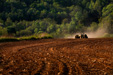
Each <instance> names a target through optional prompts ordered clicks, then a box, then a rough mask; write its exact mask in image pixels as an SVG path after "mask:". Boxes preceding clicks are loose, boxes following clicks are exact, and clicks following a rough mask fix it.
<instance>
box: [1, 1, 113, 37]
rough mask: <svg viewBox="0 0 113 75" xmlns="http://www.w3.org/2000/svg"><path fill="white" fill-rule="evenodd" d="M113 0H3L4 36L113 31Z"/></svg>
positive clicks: (2, 21)
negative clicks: (100, 30)
mask: <svg viewBox="0 0 113 75" xmlns="http://www.w3.org/2000/svg"><path fill="white" fill-rule="evenodd" d="M112 10H113V0H63V1H62V0H0V36H16V37H18V36H29V35H34V34H40V33H48V34H51V35H52V36H54V37H59V36H65V35H66V34H70V33H71V34H73V33H77V32H85V31H96V30H98V28H101V29H103V28H104V29H105V30H106V33H108V34H112V33H113V11H112Z"/></svg>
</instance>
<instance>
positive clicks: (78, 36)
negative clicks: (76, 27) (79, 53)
mask: <svg viewBox="0 0 113 75" xmlns="http://www.w3.org/2000/svg"><path fill="white" fill-rule="evenodd" d="M75 38H88V36H87V34H81V35H75Z"/></svg>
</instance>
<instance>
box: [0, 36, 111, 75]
mask: <svg viewBox="0 0 113 75" xmlns="http://www.w3.org/2000/svg"><path fill="white" fill-rule="evenodd" d="M0 73H1V74H0V75H2V74H3V75H113V39H112V38H111V39H110V38H109V39H43V40H34V41H19V42H8V43H0Z"/></svg>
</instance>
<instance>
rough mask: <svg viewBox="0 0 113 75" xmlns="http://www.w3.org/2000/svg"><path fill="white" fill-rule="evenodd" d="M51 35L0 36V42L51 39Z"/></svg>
mask: <svg viewBox="0 0 113 75" xmlns="http://www.w3.org/2000/svg"><path fill="white" fill-rule="evenodd" d="M52 38H53V37H52V36H50V35H49V36H48V35H47V36H43V37H39V36H36V35H35V36H24V37H19V38H16V37H1V38H0V42H13V41H22V40H38V39H52Z"/></svg>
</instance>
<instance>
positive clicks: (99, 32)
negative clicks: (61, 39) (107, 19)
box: [65, 28, 107, 38]
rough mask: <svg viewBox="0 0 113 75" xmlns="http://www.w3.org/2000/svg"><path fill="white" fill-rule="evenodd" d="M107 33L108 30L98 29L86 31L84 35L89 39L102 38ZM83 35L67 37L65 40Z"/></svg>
mask: <svg viewBox="0 0 113 75" xmlns="http://www.w3.org/2000/svg"><path fill="white" fill-rule="evenodd" d="M105 33H107V30H106V29H101V28H98V29H97V30H96V31H86V32H84V34H87V36H88V38H101V37H103V36H104V34H105ZM81 34H82V33H75V34H71V35H70V36H67V37H65V38H75V35H81Z"/></svg>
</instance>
